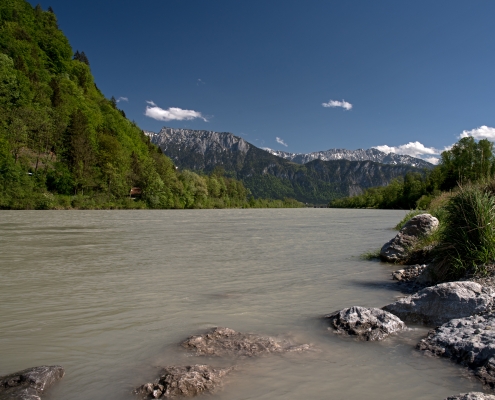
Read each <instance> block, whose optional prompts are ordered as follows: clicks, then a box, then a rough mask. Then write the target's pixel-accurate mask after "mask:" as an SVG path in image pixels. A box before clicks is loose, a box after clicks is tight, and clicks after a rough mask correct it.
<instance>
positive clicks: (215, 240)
mask: <svg viewBox="0 0 495 400" xmlns="http://www.w3.org/2000/svg"><path fill="white" fill-rule="evenodd" d="M1 216H2V218H1V219H0V243H1V244H2V247H1V252H0V265H1V268H2V278H1V279H0V315H1V319H0V375H4V374H7V373H11V372H15V371H17V370H21V369H24V368H27V367H31V366H36V365H41V364H61V365H63V366H64V367H65V369H66V376H65V377H64V379H63V380H62V381H61V382H60V383H59V384H58V385H57V386H56V387H54V388H53V389H52V390H51V391H50V392H49V393H48V395H47V396H46V397H45V398H47V399H51V400H58V399H64V400H71V399H74V400H75V399H77V400H86V399H88V400H89V399H103V398H104V399H107V400H114V399H115V400H117V399H119V400H121V399H133V396H132V395H131V394H130V391H131V390H132V389H133V388H134V387H136V386H138V385H140V384H142V383H144V382H146V381H149V380H151V379H153V378H154V377H155V376H156V375H157V374H158V372H159V368H158V367H159V366H163V365H171V364H191V363H198V362H200V363H206V362H207V363H212V364H213V365H217V366H224V365H225V364H229V365H230V363H232V362H234V361H233V360H221V359H202V358H200V359H198V358H196V357H194V356H191V355H189V354H185V353H184V352H183V351H182V350H181V349H180V348H179V347H178V346H177V343H179V342H180V341H182V340H184V339H185V338H186V337H187V336H189V335H192V334H197V333H200V332H203V331H204V330H206V329H209V328H211V327H213V326H227V327H229V328H232V329H235V330H238V331H243V332H254V333H260V334H267V335H277V334H284V335H285V334H287V335H291V336H293V337H294V338H296V340H297V341H299V342H300V343H312V344H313V345H314V347H316V348H317V349H318V351H316V352H309V353H306V354H287V355H281V356H273V357H264V358H261V359H258V360H244V361H237V364H238V365H239V372H237V373H234V374H232V375H231V376H230V377H229V379H228V383H227V385H226V386H225V389H224V390H223V391H222V392H220V393H219V394H217V395H215V397H216V398H218V399H219V400H227V399H230V400H237V399H239V400H240V399H243V400H248V399H267V400H268V399H270V400H273V399H284V400H285V399H287V398H290V399H314V400H318V399H328V398H346V399H362V398H363V397H366V398H368V399H397V398H403V399H412V398H414V399H443V398H445V397H447V396H448V395H452V394H456V393H459V392H466V391H471V390H480V389H481V386H480V385H479V384H478V383H477V382H476V381H474V380H472V379H471V378H469V376H467V375H466V373H465V371H464V370H463V369H461V368H459V367H457V366H456V365H454V364H452V363H451V362H449V361H445V360H438V359H432V358H428V357H425V356H423V355H421V354H419V353H418V352H416V351H415V350H414V346H415V344H416V343H417V342H418V340H419V338H421V337H423V336H425V335H426V332H427V330H426V329H424V328H418V327H413V328H414V329H411V330H408V331H406V332H404V333H402V334H400V335H398V336H394V337H392V338H390V339H389V340H386V341H385V342H381V343H361V342H356V341H354V340H351V339H345V338H341V337H338V336H336V335H334V334H333V333H332V332H330V331H328V330H327V329H326V327H325V326H324V325H323V323H322V321H321V320H320V319H319V317H320V316H322V315H324V314H327V313H329V312H332V311H335V310H338V309H340V308H343V307H348V306H351V305H362V306H383V305H385V304H387V303H390V302H391V301H392V300H393V299H394V298H395V297H396V296H398V295H400V293H399V291H398V288H397V287H396V286H395V285H393V284H390V282H389V281H388V280H389V275H390V271H391V267H390V266H387V265H384V264H380V263H377V262H369V261H362V260H360V259H359V254H361V253H363V252H366V251H369V250H374V249H376V248H378V247H379V246H380V245H381V244H383V243H384V242H385V241H386V240H388V239H390V238H391V237H392V236H393V235H394V231H392V230H391V229H390V228H391V227H392V226H394V225H395V224H396V222H397V221H398V220H400V219H401V218H402V217H403V216H404V212H399V211H378V210H331V209H296V210H282V209H280V210H279V209H275V210H191V211H73V212H72V211H70V212H53V211H46V212H44V211H36V212H30V211H26V212H18V211H17V212H10V211H9V212H5V211H3V212H2V214H1Z"/></svg>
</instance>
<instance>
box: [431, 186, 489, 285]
mask: <svg viewBox="0 0 495 400" xmlns="http://www.w3.org/2000/svg"><path fill="white" fill-rule="evenodd" d="M493 187H494V185H493V184H491V185H477V186H474V185H468V186H463V187H460V188H459V190H458V191H457V192H456V193H455V194H453V195H452V196H451V197H450V198H449V199H448V201H447V203H446V204H445V206H444V207H443V210H444V215H443V216H442V223H441V230H440V231H439V243H438V245H437V246H436V249H435V264H436V268H435V269H436V275H437V278H438V279H440V280H446V279H456V278H460V277H461V276H462V275H463V274H465V272H466V271H468V270H472V271H473V272H478V273H484V272H486V271H485V266H486V264H488V263H490V262H493V261H494V260H495V197H494V192H493V189H492V188H493Z"/></svg>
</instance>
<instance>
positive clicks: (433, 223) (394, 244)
mask: <svg viewBox="0 0 495 400" xmlns="http://www.w3.org/2000/svg"><path fill="white" fill-rule="evenodd" d="M437 228H438V219H437V218H435V217H433V216H432V215H430V214H420V215H416V216H415V217H413V218H411V219H410V220H409V221H407V222H406V223H405V225H404V226H403V227H402V229H401V230H400V231H399V233H398V234H397V235H396V236H395V237H394V238H393V239H391V240H390V241H388V242H387V243H385V244H384V245H383V247H382V249H381V250H380V257H381V258H382V260H384V261H387V262H393V263H398V262H401V261H405V260H406V259H407V258H408V257H409V250H410V249H411V248H412V247H413V246H414V245H415V243H416V242H417V240H418V238H420V237H421V236H425V235H429V234H431V233H432V232H433V231H435V230H436V229H437Z"/></svg>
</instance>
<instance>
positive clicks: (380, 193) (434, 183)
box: [329, 137, 495, 209]
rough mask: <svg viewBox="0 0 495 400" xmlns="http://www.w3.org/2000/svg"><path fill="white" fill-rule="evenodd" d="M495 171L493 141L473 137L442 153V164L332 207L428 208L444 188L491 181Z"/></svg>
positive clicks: (336, 201)
mask: <svg viewBox="0 0 495 400" xmlns="http://www.w3.org/2000/svg"><path fill="white" fill-rule="evenodd" d="M494 174H495V157H494V155H493V143H491V142H490V141H488V140H486V139H483V140H480V141H478V142H477V141H475V140H474V139H473V138H472V137H465V138H462V139H460V140H459V141H458V142H457V143H456V144H455V145H454V146H453V147H452V148H451V149H450V150H447V151H444V152H442V154H441V159H440V162H439V164H438V165H437V166H436V167H435V168H433V169H432V170H425V171H424V172H423V173H408V174H406V175H405V177H404V178H398V179H394V180H393V181H392V182H391V183H390V184H389V185H387V186H384V187H375V188H370V189H367V190H365V191H364V193H363V194H361V195H358V196H353V197H345V198H341V199H337V200H333V201H331V202H330V203H329V207H336V208H338V207H342V208H385V209H414V208H418V209H426V208H428V206H429V204H430V202H431V201H432V199H433V198H435V197H436V196H438V195H439V194H440V193H441V192H442V191H449V190H452V189H454V188H456V187H457V186H458V185H464V184H467V183H476V182H482V181H488V180H490V179H491V178H493V176H494Z"/></svg>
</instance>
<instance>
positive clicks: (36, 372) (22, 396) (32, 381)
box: [0, 365, 65, 400]
mask: <svg viewBox="0 0 495 400" xmlns="http://www.w3.org/2000/svg"><path fill="white" fill-rule="evenodd" d="M64 374H65V371H64V369H63V368H62V367H61V366H59V365H52V366H46V365H43V366H40V367H34V368H28V369H25V370H23V371H19V372H16V373H14V374H10V375H7V376H2V377H0V400H7V399H11V400H12V399H16V400H40V395H42V394H43V393H44V391H45V390H46V389H47V388H48V387H50V386H51V385H52V384H54V383H55V382H57V381H58V380H60V379H62V377H63V376H64Z"/></svg>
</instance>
